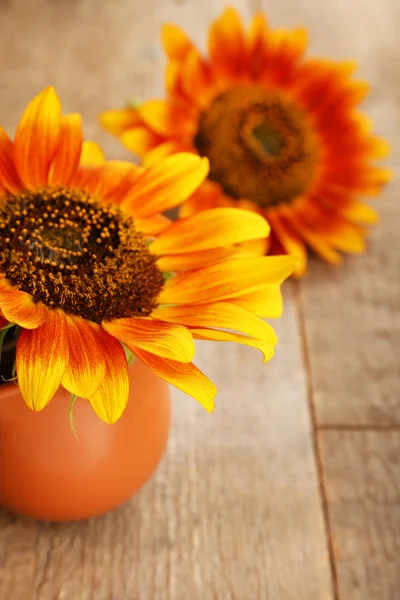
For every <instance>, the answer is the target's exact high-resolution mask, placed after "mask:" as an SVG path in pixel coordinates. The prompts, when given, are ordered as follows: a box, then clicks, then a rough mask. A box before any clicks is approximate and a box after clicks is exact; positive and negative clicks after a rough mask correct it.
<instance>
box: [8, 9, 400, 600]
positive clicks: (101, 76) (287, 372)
mask: <svg viewBox="0 0 400 600" xmlns="http://www.w3.org/2000/svg"><path fill="white" fill-rule="evenodd" d="M233 3H234V4H235V5H236V6H237V7H238V8H239V9H240V10H241V11H242V13H243V15H245V16H248V15H249V14H250V12H251V10H254V9H259V8H262V7H263V5H264V8H265V9H268V14H269V17H270V20H271V22H272V24H273V25H274V26H297V25H301V24H305V25H307V26H308V27H309V29H310V37H311V51H312V52H313V53H317V54H320V55H330V56H331V57H333V58H346V57H349V58H357V59H358V60H359V61H360V67H361V71H360V72H361V75H362V76H363V77H366V78H368V79H369V80H370V81H372V82H374V88H373V91H372V94H371V96H370V99H369V100H368V102H367V108H368V111H369V113H370V114H371V115H372V117H373V118H374V120H375V122H376V126H377V130H378V131H379V133H381V134H382V135H384V136H386V137H387V138H389V139H390V140H391V141H392V142H393V145H394V153H393V157H392V159H391V160H390V162H391V166H392V167H393V166H395V165H396V159H397V163H398V162H399V160H400V156H399V144H398V140H399V137H400V69H399V61H400V49H399V48H400V47H399V45H398V29H399V26H400V3H399V2H398V0H351V2H349V0H331V1H330V2H327V1H322V2H315V0H268V1H267V0H265V2H264V0H248V1H246V0H236V2H233ZM223 4H224V3H223V2H222V1H220V0H218V1H217V0H146V2H144V1H140V0H112V1H111V0H109V1H106V0H35V1H32V0H2V2H1V3H0V57H1V74H0V84H1V102H0V123H1V124H2V125H3V126H4V127H5V128H6V129H7V130H8V131H10V132H12V131H13V130H14V128H15V126H16V124H17V121H18V119H19V117H20V115H21V112H22V110H23V108H24V106H25V105H26V103H27V102H28V101H29V100H30V99H31V97H32V96H33V95H34V94H36V93H37V92H38V91H39V90H40V89H41V88H43V87H45V86H46V85H48V84H49V83H52V84H54V85H55V86H56V88H57V90H58V92H59V94H60V96H61V98H62V101H63V105H64V110H65V111H68V112H71V111H80V112H82V113H83V115H84V121H85V133H86V137H88V138H92V139H95V140H97V141H99V142H100V143H102V144H103V145H104V148H105V150H106V152H107V155H108V156H109V157H113V158H123V157H127V156H128V155H127V154H126V153H125V152H124V151H123V150H122V149H121V148H120V146H119V144H118V143H117V142H116V140H114V139H112V138H111V137H109V136H108V135H107V134H105V133H104V132H102V131H101V130H100V129H99V126H98V125H97V115H98V113H99V112H100V111H101V110H103V109H105V108H109V107H113V106H118V105H121V104H122V103H123V102H124V101H125V100H126V98H129V97H134V96H140V97H142V98H146V97H150V96H151V95H155V94H161V93H162V66H163V57H162V53H161V50H160V47H159V44H158V39H159V26H160V24H161V22H165V21H168V20H170V21H176V22H177V23H179V24H181V25H183V26H185V27H186V28H187V29H188V30H189V32H190V34H191V35H192V37H193V38H195V39H196V40H197V41H198V42H199V43H202V44H203V45H204V40H205V32H206V27H207V23H208V22H209V20H210V18H212V17H214V16H215V15H217V14H218V13H219V12H220V10H221V8H222V7H223ZM396 187H397V190H396ZM377 205H378V207H379V209H380V212H381V215H382V222H381V224H380V226H379V227H377V228H376V229H375V230H374V231H373V233H372V235H371V238H370V243H369V251H368V253H367V254H366V255H364V256H361V257H356V258H349V259H347V260H346V262H345V265H344V266H343V267H342V268H339V269H338V268H329V267H327V266H326V265H324V264H322V263H321V262H318V261H313V262H312V264H311V269H310V275H309V277H308V278H307V279H305V280H303V281H302V282H301V283H290V284H287V285H286V286H285V301H286V312H285V316H284V318H283V319H282V321H281V322H278V323H277V324H276V327H277V330H278V333H279V336H280V345H279V349H278V352H277V355H276V358H275V359H274V360H273V361H272V362H271V363H269V364H268V365H266V366H263V365H261V364H260V361H259V355H258V354H257V353H256V352H255V351H254V350H252V349H248V348H242V347H235V346H233V345H232V346H226V345H224V344H221V345H218V344H215V345H212V344H208V345H200V347H199V358H198V364H199V365H200V366H201V367H202V368H204V369H205V370H206V372H207V373H208V374H209V375H210V376H211V377H212V378H213V379H214V380H215V381H216V383H217V385H218V386H219V389H220V392H219V396H218V406H217V410H216V411H215V413H214V415H213V416H209V415H207V414H206V413H205V412H203V410H202V409H201V408H200V407H199V406H197V404H196V403H195V402H194V401H193V400H191V399H190V398H188V397H185V396H184V395H183V394H179V393H174V394H173V412H174V421H173V429H172V435H171V440H170V444H169V449H168V452H167V455H166V457H165V459H164V460H163V462H162V464H161V466H160V468H159V470H158V472H157V475H156V476H155V477H154V479H153V480H152V481H151V482H150V483H149V484H148V485H147V486H146V487H145V488H144V489H143V491H142V492H141V493H140V495H138V496H137V497H135V498H133V499H132V501H131V502H130V503H128V504H127V505H125V506H123V507H122V508H120V509H119V510H116V511H115V512H113V513H111V514H109V515H107V516H105V517H103V518H99V519H95V520H92V521H90V522H85V523H81V524H71V525H48V524H40V523H35V522H31V521H28V520H24V519H21V518H16V517H14V516H12V515H10V514H8V513H6V512H0V600H56V599H57V600H334V599H335V600H338V599H340V600H398V599H399V598H400V431H399V428H400V383H399V362H400V312H399V308H400V298H399V290H400V284H399V275H400V246H399V227H400V189H399V185H398V184H393V185H391V186H390V188H388V189H387V191H386V192H385V194H384V197H383V198H382V199H380V200H378V201H377Z"/></svg>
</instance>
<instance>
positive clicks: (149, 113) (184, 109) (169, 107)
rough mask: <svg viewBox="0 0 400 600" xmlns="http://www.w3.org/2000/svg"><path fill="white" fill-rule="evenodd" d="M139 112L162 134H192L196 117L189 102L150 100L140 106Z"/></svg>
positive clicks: (150, 125)
mask: <svg viewBox="0 0 400 600" xmlns="http://www.w3.org/2000/svg"><path fill="white" fill-rule="evenodd" d="M137 110H138V111H139V114H140V116H141V118H142V119H143V121H144V122H145V123H146V124H147V125H148V126H149V127H151V129H152V130H153V131H154V132H155V133H158V134H159V135H161V136H176V134H177V132H180V133H181V134H187V135H192V134H194V132H195V129H196V119H195V118H194V117H193V115H192V112H191V110H190V109H189V106H188V105H187V104H184V103H183V102H182V101H181V102H176V101H175V102H169V101H168V100H148V101H147V102H143V104H141V105H140V106H138V109H137Z"/></svg>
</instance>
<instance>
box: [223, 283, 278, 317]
mask: <svg viewBox="0 0 400 600" xmlns="http://www.w3.org/2000/svg"><path fill="white" fill-rule="evenodd" d="M230 302H231V303H232V304H235V306H240V307H241V308H245V309H246V310H248V311H250V312H251V313H253V314H254V315H257V316H258V317H264V318H266V319H278V318H280V317H281V316H282V312H283V300H282V292H281V288H280V286H279V285H276V284H275V285H274V284H267V285H264V286H263V287H262V288H259V289H258V290H255V291H254V292H249V293H248V294H243V295H242V296H237V297H236V298H232V299H231V300H230Z"/></svg>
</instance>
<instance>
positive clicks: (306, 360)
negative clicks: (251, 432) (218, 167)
mask: <svg viewBox="0 0 400 600" xmlns="http://www.w3.org/2000/svg"><path fill="white" fill-rule="evenodd" d="M292 294H293V304H294V308H295V311H296V316H297V323H298V328H299V337H300V344H301V354H302V358H303V364H304V370H305V376H306V384H307V389H306V396H307V401H308V408H309V413H310V418H311V426H312V431H311V436H312V443H313V449H314V457H315V464H316V467H317V478H318V487H319V492H320V499H321V504H322V514H323V519H324V527H325V537H326V542H327V546H328V555H329V564H330V568H331V582H332V592H333V598H334V600H340V596H339V580H338V573H337V568H336V562H335V551H334V546H333V534H332V528H331V520H330V515H329V502H328V496H327V491H326V487H325V481H324V465H323V460H322V451H321V448H320V445H319V442H318V423H317V413H316V409H315V405H314V398H313V389H312V379H311V368H310V355H309V351H308V345H307V336H306V328H305V322H304V311H303V305H302V300H301V289H300V282H299V281H294V282H293V286H292Z"/></svg>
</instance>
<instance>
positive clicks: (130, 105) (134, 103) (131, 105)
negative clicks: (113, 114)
mask: <svg viewBox="0 0 400 600" xmlns="http://www.w3.org/2000/svg"><path fill="white" fill-rule="evenodd" d="M139 105H140V100H139V98H132V100H130V101H129V102H128V108H138V106H139Z"/></svg>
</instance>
